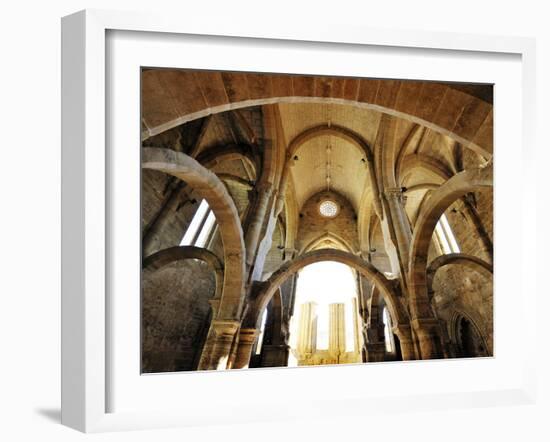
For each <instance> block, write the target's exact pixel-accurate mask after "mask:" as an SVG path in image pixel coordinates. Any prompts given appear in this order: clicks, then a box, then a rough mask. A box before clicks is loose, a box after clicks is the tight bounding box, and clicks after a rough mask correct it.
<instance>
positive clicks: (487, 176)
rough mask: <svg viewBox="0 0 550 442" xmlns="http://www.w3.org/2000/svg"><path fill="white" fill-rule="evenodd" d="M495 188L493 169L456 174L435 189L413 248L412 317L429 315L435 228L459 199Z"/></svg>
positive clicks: (418, 222) (420, 219)
mask: <svg viewBox="0 0 550 442" xmlns="http://www.w3.org/2000/svg"><path fill="white" fill-rule="evenodd" d="M492 185H493V168H492V164H488V165H487V166H486V167H483V168H476V169H468V170H465V171H463V172H460V173H458V174H456V175H454V176H453V177H452V178H451V179H449V180H448V181H446V182H445V183H444V184H442V185H441V186H440V187H439V188H438V189H436V190H434V191H433V192H432V194H431V196H430V198H429V199H428V200H427V201H426V204H425V205H424V207H423V208H422V212H421V213H420V214H419V215H418V218H417V220H416V224H415V228H414V233H413V237H412V240H411V248H410V253H409V256H410V264H409V290H410V297H411V306H410V307H411V316H412V317H413V318H417V317H424V315H429V313H428V311H427V310H428V309H429V302H428V285H427V275H426V267H427V259H428V249H429V247H430V243H431V240H432V235H433V231H434V229H435V225H436V224H437V222H438V221H439V218H440V217H441V215H442V214H443V213H444V212H445V210H446V209H447V208H448V207H449V206H450V205H451V204H452V203H453V202H454V201H455V200H457V199H458V198H460V197H462V196H464V195H465V194H467V193H468V192H474V191H478V190H483V189H484V188H488V187H492Z"/></svg>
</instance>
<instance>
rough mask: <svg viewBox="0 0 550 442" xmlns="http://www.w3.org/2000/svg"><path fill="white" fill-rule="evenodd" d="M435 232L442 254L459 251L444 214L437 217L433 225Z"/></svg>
mask: <svg viewBox="0 0 550 442" xmlns="http://www.w3.org/2000/svg"><path fill="white" fill-rule="evenodd" d="M435 234H436V236H437V240H438V244H439V248H440V249H441V252H442V253H443V254H445V255H447V254H449V253H460V247H458V243H457V242H456V238H455V235H454V233H453V231H452V229H451V226H450V225H449V220H447V217H446V216H445V214H443V215H441V218H439V221H438V222H437V224H436V226H435Z"/></svg>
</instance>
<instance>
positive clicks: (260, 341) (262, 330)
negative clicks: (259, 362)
mask: <svg viewBox="0 0 550 442" xmlns="http://www.w3.org/2000/svg"><path fill="white" fill-rule="evenodd" d="M266 320H267V308H266V309H265V310H264V314H263V315H262V325H261V327H260V334H259V335H258V341H257V343H256V354H257V355H259V354H260V353H261V352H262V344H263V341H264V334H265V321H266Z"/></svg>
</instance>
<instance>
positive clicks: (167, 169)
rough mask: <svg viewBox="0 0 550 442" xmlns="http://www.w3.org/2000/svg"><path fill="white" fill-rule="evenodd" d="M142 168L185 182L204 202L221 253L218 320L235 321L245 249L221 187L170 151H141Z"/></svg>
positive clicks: (200, 168)
mask: <svg viewBox="0 0 550 442" xmlns="http://www.w3.org/2000/svg"><path fill="white" fill-rule="evenodd" d="M142 167H143V168H144V169H153V170H158V171H161V172H164V173H167V174H169V175H173V176H175V177H176V178H179V179H181V180H183V181H185V182H186V183H187V184H188V185H189V186H190V187H192V188H193V189H194V190H195V191H196V192H197V193H198V194H199V195H200V196H201V197H202V198H205V199H206V201H208V204H209V205H210V208H211V209H212V211H213V212H214V215H215V216H216V221H217V223H218V228H219V232H220V235H221V237H222V242H223V251H224V282H223V291H222V298H221V302H220V307H219V310H218V318H219V319H237V318H239V316H240V315H241V311H242V306H243V301H244V281H245V246H244V240H243V231H242V227H241V221H240V219H239V214H238V211H237V208H236V207H235V203H234V202H233V199H232V198H231V195H229V192H228V191H227V189H226V187H225V185H224V184H223V182H222V181H221V180H220V179H219V178H218V177H217V176H216V175H215V174H214V173H213V172H211V171H209V170H208V169H206V168H205V167H203V166H201V165H200V164H199V163H198V162H197V161H196V160H194V159H193V158H191V157H189V156H188V155H185V154H182V153H180V152H175V151H173V150H170V149H160V148H144V149H143V154H142Z"/></svg>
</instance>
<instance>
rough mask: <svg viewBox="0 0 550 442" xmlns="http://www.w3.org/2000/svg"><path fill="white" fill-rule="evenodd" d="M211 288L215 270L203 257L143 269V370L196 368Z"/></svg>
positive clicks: (206, 322) (212, 290)
mask: <svg viewBox="0 0 550 442" xmlns="http://www.w3.org/2000/svg"><path fill="white" fill-rule="evenodd" d="M214 291H215V280H214V273H213V272H212V270H211V269H210V268H209V267H208V265H207V264H206V263H204V262H202V261H198V260H194V259H188V260H184V261H177V262H174V263H172V264H170V265H168V266H166V267H163V268H161V269H159V270H157V271H155V272H151V273H149V272H143V278H142V372H144V373H153V372H165V371H185V370H192V369H194V368H196V364H197V362H198V361H197V357H198V356H199V354H198V353H200V350H201V349H202V340H203V339H204V338H205V336H206V331H207V329H208V325H209V318H210V304H209V303H208V300H209V299H212V298H213V296H214Z"/></svg>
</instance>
